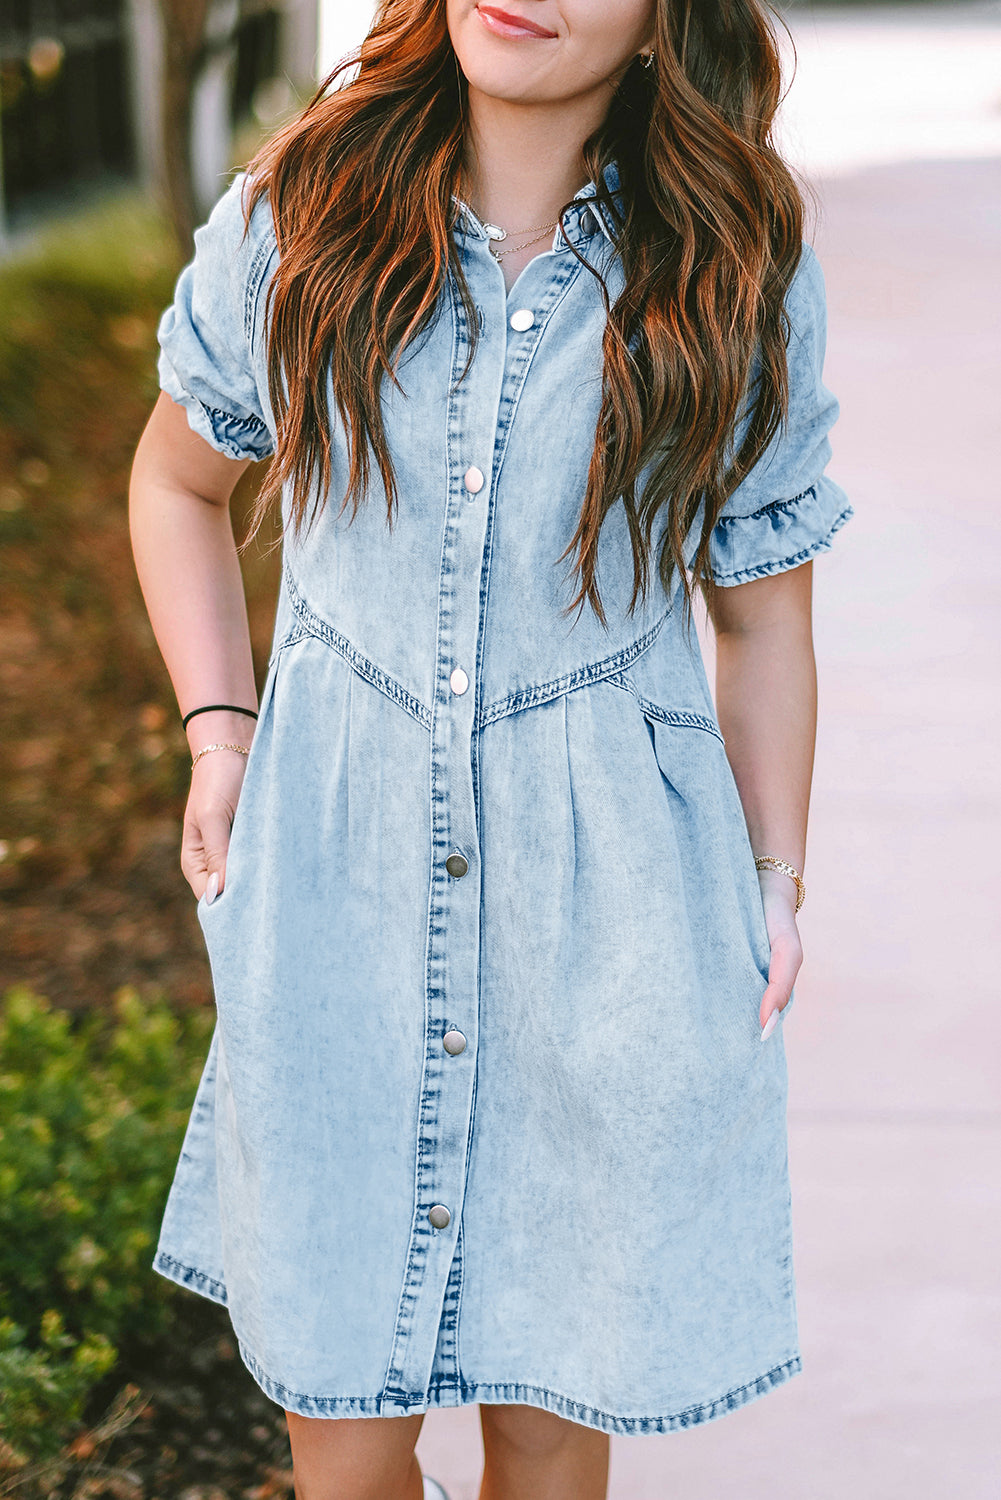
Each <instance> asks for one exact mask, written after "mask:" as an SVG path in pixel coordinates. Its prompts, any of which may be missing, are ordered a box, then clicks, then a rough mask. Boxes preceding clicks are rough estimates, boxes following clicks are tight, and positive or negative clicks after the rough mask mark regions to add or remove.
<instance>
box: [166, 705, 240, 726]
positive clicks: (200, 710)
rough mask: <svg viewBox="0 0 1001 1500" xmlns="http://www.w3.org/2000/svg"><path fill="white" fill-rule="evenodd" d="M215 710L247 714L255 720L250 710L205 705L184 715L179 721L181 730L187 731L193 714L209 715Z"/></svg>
mask: <svg viewBox="0 0 1001 1500" xmlns="http://www.w3.org/2000/svg"><path fill="white" fill-rule="evenodd" d="M217 708H228V709H229V711H230V712H231V713H234V714H249V715H250V717H251V718H252V719H256V718H257V713H256V711H255V710H254V709H252V708H237V706H236V704H235V703H206V705H205V707H204V708H193V709H192V710H191V712H190V713H189V714H185V715H184V718H183V719H182V720H181V728H182V729H187V727H188V720H189V719H193V718H194V717H195V714H209V713H212V711H213V710H214V709H217Z"/></svg>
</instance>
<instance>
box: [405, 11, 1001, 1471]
mask: <svg viewBox="0 0 1001 1500" xmlns="http://www.w3.org/2000/svg"><path fill="white" fill-rule="evenodd" d="M787 21H788V23H789V25H790V27H791V29H792V31H793V35H794V37H795V39H796V45H797V51H798V54H799V59H800V71H799V76H798V78H797V82H796V84H795V85H794V88H793V93H792V94H791V96H790V100H789V105H788V118H789V121H790V128H792V126H793V124H794V127H795V134H796V137H797V151H798V154H799V160H800V161H801V163H802V165H803V167H804V169H806V170H807V171H809V173H810V176H811V179H812V180H813V182H814V185H815V186H816V188H817V189H818V192H819V196H820V199H821V203H822V208H823V213H822V218H821V222H820V224H819V225H818V226H817V228H816V230H815V231H813V232H811V235H810V238H812V240H813V242H814V244H815V247H816V249H817V253H818V255H819V256H820V260H821V264H822V265H823V267H824V271H825V275H826V279H827V289H828V304H829V314H830V324H829V335H828V358H827V364H826V369H825V379H826V381H827V383H828V385H829V386H830V388H831V389H832V390H833V391H834V393H835V394H836V395H837V396H838V398H839V400H840V402H841V407H842V415H841V420H840V421H839V423H838V425H837V426H836V428H835V430H834V433H833V436H832V441H833V445H834V452H835V457H834V460H833V462H832V464H831V467H830V472H831V474H832V475H833V477H834V478H835V479H837V480H838V481H839V483H841V484H842V485H843V486H844V488H845V489H846V491H847V492H848V494H849V496H850V497H851V499H852V501H853V503H854V504H855V506H856V511H857V515H856V518H855V520H854V521H852V523H851V524H850V525H849V526H848V527H847V528H846V530H845V531H844V532H843V533H842V534H841V535H840V536H839V538H838V539H837V542H836V545H835V550H834V551H833V552H832V553H831V554H829V555H828V556H825V557H822V558H821V559H820V560H818V562H817V564H816V567H815V574H816V591H817V608H816V619H817V649H818V660H819V664H820V673H821V736H820V744H819V749H818V759H817V771H816V782H815V795H814V804H813V814H812V821H811V846H810V865H809V870H808V872H807V884H808V889H809V896H808V902H807V905H806V907H805V908H804V911H803V917H802V930H803V934H804V941H805V946H806V950H807V964H806V967H805V968H804V971H803V975H802V978H801V981H800V985H799V988H798V991H797V1006H796V1010H795V1013H794V1014H793V1017H792V1020H791V1022H790V1024H789V1028H788V1030H787V1031H786V1033H785V1040H786V1046H787V1049H788V1054H789V1069H790V1168H791V1173H792V1184H793V1212H794V1225H795V1229H796V1255H795V1265H796V1274H797V1287H798V1303H799V1312H800V1329H801V1335H802V1349H803V1366H804V1368H803V1372H802V1373H801V1374H800V1375H798V1376H796V1377H795V1379H794V1380H792V1381H790V1382H789V1383H788V1384H787V1385H786V1386H783V1387H782V1388H780V1389H778V1390H776V1391H773V1392H771V1393H770V1394H769V1395H768V1396H767V1397H762V1398H761V1399H759V1400H757V1401H755V1402H752V1403H750V1404H749V1405H748V1406H746V1407H743V1408H741V1409H740V1410H739V1411H737V1412H734V1413H732V1414H730V1415H729V1416H727V1417H725V1418H721V1419H719V1420H717V1421H714V1422H710V1423H707V1424H705V1425H703V1426H701V1427H697V1428H695V1429H692V1430H690V1431H688V1432H682V1433H671V1434H666V1435H664V1436H660V1437H651V1438H645V1437H644V1438H613V1440H612V1482H611V1496H612V1497H613V1500H730V1497H733V1500H766V1497H767V1500H995V1497H997V1496H998V1495H999V1494H1001V1448H999V1425H998V1418H997V1413H998V1410H999V1408H1001V1369H999V1355H998V1351H999V1349H1001V1318H999V1303H1001V1297H999V1277H998V1271H999V1267H1001V1201H999V1192H998V1179H999V1175H1001V1174H999V1161H1001V1151H999V1147H1001V1095H999V1089H998V1057H999V1047H998V1042H999V1036H1001V985H999V983H998V978H997V972H996V970H997V955H998V953H999V952H1001V941H999V939H1001V932H999V927H1001V920H999V912H1001V903H999V901H998V895H999V885H998V877H997V855H996V850H997V849H998V847H999V845H1001V793H999V771H1001V766H999V759H998V755H997V749H996V747H997V745H998V743H999V741H1001V722H999V720H1001V712H999V703H1001V694H999V691H998V688H999V683H998V678H999V670H998V645H997V643H998V639H999V634H1001V632H999V621H998V606H999V598H1001V582H999V581H1001V503H999V502H1001V481H999V479H998V464H997V457H996V437H997V434H998V428H999V419H998V413H999V410H1001V353H999V351H1001V293H999V285H1001V7H998V6H990V5H983V4H980V5H969V6H967V5H952V6H949V7H930V6H920V7H914V8H908V7H895V8H893V9H890V8H886V9H881V10H876V9H875V8H874V9H872V10H864V9H859V8H857V7H852V8H848V9H845V10H843V11H841V12H839V13H835V12H824V11H822V10H821V8H820V7H812V8H809V9H808V8H807V7H798V8H795V9H791V10H789V11H788V12H787ZM992 80H993V81H992ZM849 106H850V107H849ZM936 120H937V121H938V125H939V127H940V128H938V129H936ZM908 121H909V122H910V125H909V126H908V125H907V122H908ZM902 122H903V123H902ZM842 126H843V127H844V128H843V129H842ZM881 132H882V134H881ZM418 1454H419V1456H420V1457H421V1460H422V1462H423V1464H424V1465H425V1467H426V1468H427V1470H428V1472H430V1473H432V1474H435V1475H436V1476H437V1477H438V1478H440V1479H441V1480H442V1481H443V1482H444V1483H445V1484H446V1485H447V1486H448V1487H449V1493H450V1496H451V1497H452V1500H474V1497H475V1495H476V1493H477V1484H478V1476H479V1467H480V1461H481V1450H480V1442H479V1426H478V1413H477V1409H476V1408H475V1407H468V1408H464V1409H462V1410H459V1411H455V1412H431V1413H429V1415H428V1417H427V1418H426V1420H425V1424H424V1430H423V1432H422V1434H421V1438H420V1442H419V1444H418ZM526 1500H531V1497H527V1496H526Z"/></svg>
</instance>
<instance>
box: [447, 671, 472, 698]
mask: <svg viewBox="0 0 1001 1500" xmlns="http://www.w3.org/2000/svg"><path fill="white" fill-rule="evenodd" d="M448 684H449V687H450V688H451V689H452V692H453V693H464V692H465V691H466V689H467V687H468V686H469V678H468V677H467V676H466V674H465V672H464V671H463V670H462V668H461V667H456V668H455V670H454V671H453V672H452V674H451V676H450V677H449V679H448Z"/></svg>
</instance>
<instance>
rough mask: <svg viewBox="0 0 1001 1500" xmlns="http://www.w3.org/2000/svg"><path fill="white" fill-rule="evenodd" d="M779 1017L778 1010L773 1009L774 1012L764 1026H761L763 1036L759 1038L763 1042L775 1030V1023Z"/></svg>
mask: <svg viewBox="0 0 1001 1500" xmlns="http://www.w3.org/2000/svg"><path fill="white" fill-rule="evenodd" d="M778 1018H779V1013H778V1011H777V1010H773V1011H772V1013H771V1015H770V1016H769V1017H768V1020H767V1021H766V1022H765V1024H764V1026H762V1028H761V1036H760V1038H759V1040H760V1041H762V1042H763V1041H764V1040H765V1038H766V1037H768V1036H771V1034H772V1032H773V1031H774V1030H775V1023H776V1021H777V1020H778Z"/></svg>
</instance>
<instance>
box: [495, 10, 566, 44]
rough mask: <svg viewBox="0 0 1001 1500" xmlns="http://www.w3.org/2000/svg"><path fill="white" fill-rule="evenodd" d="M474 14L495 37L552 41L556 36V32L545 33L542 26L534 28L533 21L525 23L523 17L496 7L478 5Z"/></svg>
mask: <svg viewBox="0 0 1001 1500" xmlns="http://www.w3.org/2000/svg"><path fill="white" fill-rule="evenodd" d="M476 13H477V15H478V16H480V18H481V19H482V21H483V24H484V25H485V26H487V27H489V29H490V30H491V31H492V32H494V33H495V34H496V35H497V36H511V37H518V36H520V37H525V36H541V37H545V38H547V39H548V40H550V41H552V40H553V39H554V38H555V37H556V36H557V35H558V32H555V31H547V30H546V28H545V27H544V26H536V24H535V22H534V21H526V20H525V18H524V16H513V15H512V14H511V12H510V11H507V10H498V8H497V6H496V5H478V6H477V7H476Z"/></svg>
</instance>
